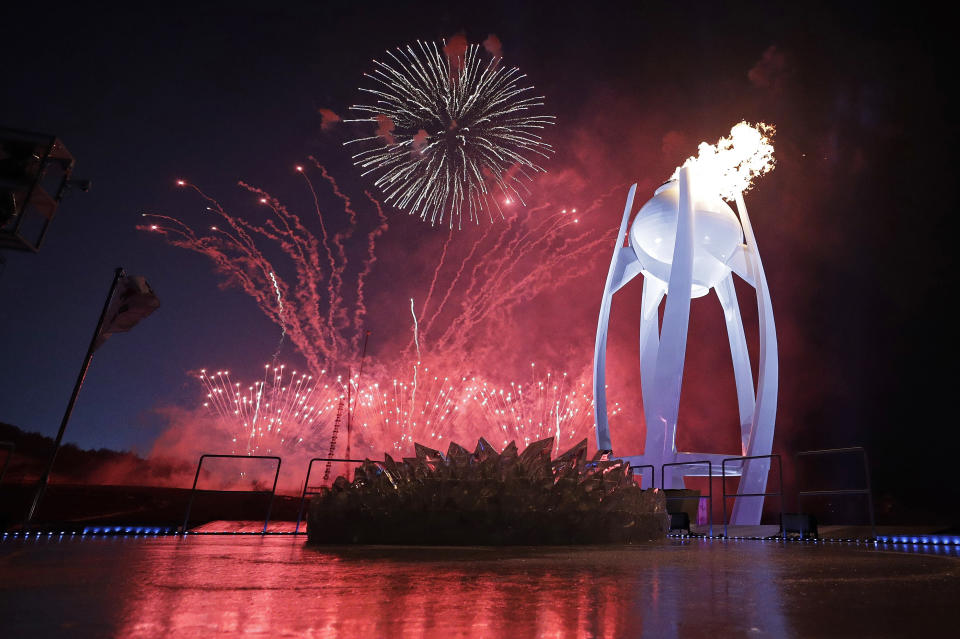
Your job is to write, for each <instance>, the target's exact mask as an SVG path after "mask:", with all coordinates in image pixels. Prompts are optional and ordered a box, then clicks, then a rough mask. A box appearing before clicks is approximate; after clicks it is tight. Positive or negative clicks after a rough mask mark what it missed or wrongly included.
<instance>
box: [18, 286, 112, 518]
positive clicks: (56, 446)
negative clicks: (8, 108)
mask: <svg viewBox="0 0 960 639" xmlns="http://www.w3.org/2000/svg"><path fill="white" fill-rule="evenodd" d="M121 277H123V268H118V269H117V270H116V272H115V273H114V274H113V283H112V284H111V285H110V292H109V293H107V299H106V301H105V302H104V303H103V311H101V312H100V321H98V322H97V330H95V331H94V332H93V337H92V338H90V346H89V347H87V355H86V357H84V358H83V366H81V367H80V374H79V375H77V383H76V384H74V385H73V394H71V395H70V401H69V402H68V403H67V410H66V411H65V412H64V413H63V420H61V422H60V430H59V431H57V439H56V440H55V441H54V442H53V452H52V453H50V459H49V460H48V461H47V467H46V469H45V470H44V471H43V474H42V475H41V476H40V484H39V485H38V486H37V492H36V493H35V494H34V496H33V503H32V504H31V505H30V511H29V512H28V513H27V518H26V520H24V523H25V524H29V523H30V521H31V520H33V516H34V514H35V513H36V511H37V506H39V505H40V500H41V499H43V493H44V491H45V490H46V488H47V483H48V482H49V481H50V471H52V470H53V462H54V461H55V460H56V459H57V452H58V451H59V450H60V442H61V440H63V431H65V430H66V429H67V422H68V421H70V414H71V413H73V406H74V404H76V403H77V395H79V394H80V387H81V386H83V380H84V378H85V377H86V376H87V369H88V368H90V360H92V359H93V351H94V350H95V349H96V347H97V339H98V338H99V337H100V331H101V330H103V322H104V320H106V318H107V311H108V310H109V309H110V301H111V300H112V299H113V295H114V293H115V292H116V290H117V283H118V282H119V281H120V278H121Z"/></svg>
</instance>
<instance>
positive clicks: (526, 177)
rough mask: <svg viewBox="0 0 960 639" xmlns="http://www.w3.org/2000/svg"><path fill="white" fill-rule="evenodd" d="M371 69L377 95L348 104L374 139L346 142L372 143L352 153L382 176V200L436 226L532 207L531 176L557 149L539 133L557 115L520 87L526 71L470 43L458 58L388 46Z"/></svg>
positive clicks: (428, 46) (426, 48) (428, 47)
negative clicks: (489, 56) (529, 197)
mask: <svg viewBox="0 0 960 639" xmlns="http://www.w3.org/2000/svg"><path fill="white" fill-rule="evenodd" d="M387 55H388V56H389V58H390V60H389V61H387V62H382V61H377V60H374V69H373V71H372V72H371V73H368V74H365V77H366V78H368V79H369V80H370V81H371V83H372V85H373V86H372V87H361V89H360V90H361V91H363V92H365V93H367V94H369V95H370V96H372V97H373V98H374V99H375V100H376V101H375V103H374V104H370V105H363V104H359V105H354V106H352V107H350V108H351V110H353V111H354V112H356V113H358V114H360V115H361V116H362V117H358V118H355V119H353V120H349V121H353V122H368V123H372V124H376V125H377V132H376V133H375V134H374V135H372V136H366V137H361V138H358V139H356V140H351V141H349V142H347V144H361V145H365V146H371V145H372V148H366V149H364V150H362V151H360V152H358V153H356V154H355V155H354V156H353V159H354V163H355V164H356V165H357V166H358V167H360V168H362V169H363V174H364V175H367V174H373V175H375V176H376V180H375V184H376V185H377V187H378V188H380V189H381V190H382V191H383V193H384V194H385V201H386V202H388V203H390V204H393V205H394V206H396V207H397V208H399V209H401V210H404V211H406V212H407V213H409V214H410V215H418V216H420V219H422V220H424V221H426V220H428V219H429V220H430V223H431V224H442V223H444V219H446V221H447V224H448V225H449V226H450V227H451V228H453V226H454V224H456V226H457V227H458V228H460V227H461V226H462V223H463V218H464V216H466V217H467V219H468V220H469V221H470V222H473V223H478V222H479V221H480V216H481V215H487V216H489V218H490V220H491V221H493V219H494V215H495V213H496V214H497V215H499V216H502V215H503V212H502V208H501V207H502V206H509V205H511V204H513V203H514V202H519V203H520V204H525V202H524V196H525V195H526V194H527V193H529V191H528V189H527V187H526V184H525V182H528V181H530V180H532V176H533V174H534V173H538V172H542V171H543V168H541V167H540V165H539V164H537V162H538V161H540V160H541V159H545V158H548V157H549V155H550V154H551V153H552V151H553V150H552V148H551V147H550V145H549V144H547V143H546V142H544V141H543V139H542V137H541V136H540V132H541V131H542V130H543V128H544V127H545V126H547V125H550V124H553V123H554V117H553V116H550V115H542V114H540V113H539V110H540V108H541V107H543V97H542V96H533V95H531V93H530V92H531V90H532V87H527V86H523V84H522V83H523V81H524V79H525V77H526V76H525V75H524V74H522V73H521V72H520V70H519V69H517V68H516V67H511V68H506V67H502V66H501V65H500V62H501V59H500V58H499V57H493V58H492V59H489V60H487V61H484V60H482V59H481V55H480V47H478V46H476V45H470V46H468V47H467V48H466V51H465V52H464V53H463V56H462V57H456V58H452V59H451V57H450V56H448V55H447V54H446V53H445V51H444V49H443V48H442V47H441V46H440V45H438V44H437V43H435V42H419V41H418V42H417V43H416V45H410V46H407V47H406V48H398V49H397V50H396V51H388V52H387Z"/></svg>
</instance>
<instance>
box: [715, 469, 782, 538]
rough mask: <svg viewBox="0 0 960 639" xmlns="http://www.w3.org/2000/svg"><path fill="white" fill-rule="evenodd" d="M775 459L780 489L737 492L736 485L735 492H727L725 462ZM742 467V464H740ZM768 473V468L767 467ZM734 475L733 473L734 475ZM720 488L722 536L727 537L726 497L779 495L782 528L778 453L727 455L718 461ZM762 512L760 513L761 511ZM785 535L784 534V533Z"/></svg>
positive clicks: (780, 474)
mask: <svg viewBox="0 0 960 639" xmlns="http://www.w3.org/2000/svg"><path fill="white" fill-rule="evenodd" d="M774 458H775V459H776V460H777V479H778V482H779V483H778V484H777V487H778V488H779V489H780V490H779V491H777V492H775V493H771V492H767V493H741V492H739V490H740V486H739V485H737V491H738V492H735V493H728V492H727V462H732V461H739V462H741V463H742V462H745V461H747V460H748V459H774ZM741 468H742V466H741ZM767 472H768V473H769V472H770V470H769V469H768V470H767ZM734 476H735V475H734ZM720 490H721V492H722V493H723V536H724V537H727V536H728V535H727V498H728V497H779V498H780V526H781V530H782V528H783V460H781V459H780V455H776V454H773V455H749V456H743V457H727V458H725V459H723V460H721V462H720ZM761 514H762V513H761ZM784 536H785V535H784Z"/></svg>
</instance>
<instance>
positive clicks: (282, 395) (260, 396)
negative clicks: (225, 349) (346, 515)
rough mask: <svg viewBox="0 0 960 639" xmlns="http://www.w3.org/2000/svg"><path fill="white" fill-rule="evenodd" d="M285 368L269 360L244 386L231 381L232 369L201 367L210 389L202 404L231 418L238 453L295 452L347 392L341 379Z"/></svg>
mask: <svg viewBox="0 0 960 639" xmlns="http://www.w3.org/2000/svg"><path fill="white" fill-rule="evenodd" d="M285 368H286V367H285V366H283V365H281V366H273V367H271V366H270V365H269V364H267V365H266V366H265V367H264V373H263V379H261V380H258V381H256V382H254V383H252V384H249V385H244V384H242V383H240V382H233V381H231V379H230V372H229V371H217V372H216V373H213V374H210V375H208V374H207V371H206V370H201V371H200V376H199V377H200V383H201V386H202V387H203V389H204V391H205V393H206V401H205V402H204V404H203V405H204V407H205V408H208V409H210V410H211V411H212V412H213V413H215V414H216V415H218V416H219V417H220V418H222V419H224V420H225V421H227V422H228V424H229V425H230V427H231V428H232V429H233V430H234V432H235V435H234V437H233V444H234V452H235V453H236V452H242V453H246V454H250V455H254V454H271V453H277V452H280V451H282V450H291V449H293V448H295V447H296V446H297V445H299V444H301V443H302V442H303V441H304V439H305V438H308V437H315V436H317V435H319V434H320V431H321V430H322V429H323V428H325V427H326V426H327V422H330V421H331V420H332V417H331V415H332V413H335V412H336V407H337V401H338V400H339V398H340V397H342V396H343V390H342V388H343V387H342V384H341V383H340V379H339V378H336V379H335V380H333V379H327V378H326V371H325V370H324V371H321V376H323V377H322V378H321V379H318V380H314V378H313V376H312V375H308V374H306V373H302V374H300V375H298V374H297V373H296V372H295V371H294V372H293V373H292V374H291V376H290V377H289V378H285V377H284V369H285Z"/></svg>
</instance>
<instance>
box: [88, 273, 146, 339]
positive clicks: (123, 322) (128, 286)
mask: <svg viewBox="0 0 960 639" xmlns="http://www.w3.org/2000/svg"><path fill="white" fill-rule="evenodd" d="M159 306H160V300H159V299H157V296H156V294H154V292H153V289H152V288H150V285H149V284H147V280H146V279H144V278H143V277H141V276H139V275H137V276H125V277H121V278H120V281H119V282H117V288H116V291H115V292H114V294H113V299H111V300H110V307H109V308H108V309H107V314H106V316H105V317H104V320H103V326H102V327H101V329H100V334H99V335H97V339H96V342H95V343H94V346H93V349H94V350H96V349H98V348H100V346H101V345H102V344H103V343H104V342H105V341H107V338H108V337H110V336H111V335H113V334H114V333H125V332H127V331H129V330H130V329H131V328H133V327H134V326H136V325H137V322H139V321H140V320H142V319H143V318H145V317H146V316H147V315H149V314H150V313H152V312H154V311H155V310H157V308H159Z"/></svg>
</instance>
